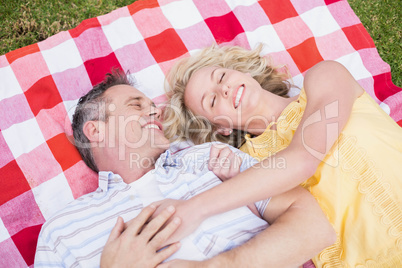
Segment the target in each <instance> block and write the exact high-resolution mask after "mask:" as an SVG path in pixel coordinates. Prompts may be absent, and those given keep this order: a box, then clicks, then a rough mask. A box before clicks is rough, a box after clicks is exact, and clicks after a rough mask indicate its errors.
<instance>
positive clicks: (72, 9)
mask: <svg viewBox="0 0 402 268" xmlns="http://www.w3.org/2000/svg"><path fill="white" fill-rule="evenodd" d="M132 2H134V0H103V1H102V0H85V1H83V0H30V1H24V0H0V18H1V19H0V55H3V54H5V53H7V52H9V51H12V50H14V49H17V48H20V47H23V46H27V45H30V44H33V43H36V42H38V41H42V40H44V39H46V38H47V37H49V36H51V35H54V34H56V33H58V32H60V31H64V30H68V29H71V28H74V27H76V26H77V25H78V24H79V23H80V22H81V21H83V20H84V19H88V18H92V17H96V16H99V15H103V14H106V13H108V12H110V11H112V10H114V9H116V8H119V7H122V6H126V5H128V4H131V3H132ZM349 4H350V5H351V7H352V8H353V10H354V11H355V13H356V14H357V16H358V17H359V18H360V20H361V21H362V23H363V25H364V26H365V27H366V29H367V31H368V32H369V34H370V35H371V37H372V38H373V40H374V43H375V44H376V47H377V49H378V51H379V54H380V56H381V58H382V59H383V60H384V61H385V62H387V63H388V64H390V66H391V71H392V81H393V82H394V84H395V85H397V86H402V75H401V70H402V38H401V26H400V25H402V21H401V18H402V14H401V13H402V9H401V8H400V5H401V0H349Z"/></svg>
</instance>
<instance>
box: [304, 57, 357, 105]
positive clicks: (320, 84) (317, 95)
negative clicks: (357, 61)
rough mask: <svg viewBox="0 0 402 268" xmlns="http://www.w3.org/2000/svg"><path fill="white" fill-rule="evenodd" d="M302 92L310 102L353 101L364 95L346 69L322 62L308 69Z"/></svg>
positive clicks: (330, 61) (336, 63) (339, 65)
mask: <svg viewBox="0 0 402 268" xmlns="http://www.w3.org/2000/svg"><path fill="white" fill-rule="evenodd" d="M303 87H304V90H305V93H306V96H307V98H308V99H309V102H310V101H317V102H319V103H325V100H329V101H333V100H343V99H350V100H353V101H354V100H355V99H356V98H358V97H359V96H360V95H362V94H363V93H364V89H363V88H362V87H361V86H360V85H359V83H357V81H356V80H355V79H354V77H353V76H352V74H351V73H350V72H349V71H348V69H347V68H346V67H345V66H343V65H342V64H340V63H339V62H336V61H332V60H329V61H322V62H320V63H318V64H316V65H314V66H313V67H312V68H310V69H309V70H308V71H307V72H306V74H305V77H304V85H303Z"/></svg>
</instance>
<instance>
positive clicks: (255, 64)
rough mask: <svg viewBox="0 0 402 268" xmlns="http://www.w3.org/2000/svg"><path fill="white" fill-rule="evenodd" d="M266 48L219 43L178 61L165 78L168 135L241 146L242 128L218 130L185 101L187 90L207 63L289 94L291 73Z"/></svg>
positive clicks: (165, 112) (172, 137)
mask: <svg viewBox="0 0 402 268" xmlns="http://www.w3.org/2000/svg"><path fill="white" fill-rule="evenodd" d="M262 49H263V46H262V45H259V46H258V47H257V48H256V49H254V50H247V49H244V48H242V47H238V46H218V45H216V44H214V45H212V46H210V47H207V48H204V49H203V50H201V51H199V52H197V53H196V54H194V55H193V56H190V57H187V58H183V59H181V60H179V61H178V62H176V63H175V65H174V66H173V67H172V69H171V70H170V71H169V73H168V74H167V77H166V81H165V90H166V94H167V97H168V99H169V102H168V105H167V106H166V108H165V111H164V128H165V135H166V137H167V138H169V139H170V140H171V141H173V140H187V139H190V140H192V141H193V142H194V143H195V144H201V143H204V142H210V141H221V142H225V143H229V144H231V145H233V146H236V147H239V146H240V145H241V144H242V143H243V141H244V134H245V133H246V132H244V131H242V130H234V131H233V133H232V134H231V135H230V136H223V135H221V134H219V133H218V132H217V131H216V129H217V126H215V125H213V124H212V123H211V122H210V121H209V120H208V119H207V118H205V117H203V116H198V115H195V114H194V113H193V112H192V111H191V110H190V109H189V108H188V107H187V106H186V105H185V103H184V94H185V89H186V86H187V83H188V82H189V80H190V78H191V76H192V75H193V74H194V73H195V72H196V71H198V70H200V69H201V68H204V67H209V66H217V67H221V68H226V69H233V70H237V71H240V72H243V73H250V74H251V76H252V77H253V78H254V79H255V80H256V81H257V82H258V83H260V85H261V87H262V88H263V89H265V90H268V91H270V92H272V93H274V94H277V95H280V96H287V93H288V91H289V89H290V87H291V85H290V83H289V82H288V81H286V79H287V78H289V75H288V74H286V73H281V72H279V71H278V70H279V69H280V68H282V67H283V66H280V67H273V66H271V64H270V62H269V59H268V58H266V57H263V56H260V53H261V51H262Z"/></svg>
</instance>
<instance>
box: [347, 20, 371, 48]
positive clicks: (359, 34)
mask: <svg viewBox="0 0 402 268" xmlns="http://www.w3.org/2000/svg"><path fill="white" fill-rule="evenodd" d="M342 30H343V32H344V33H345V35H346V37H347V38H348V39H349V42H350V44H351V45H352V46H353V48H354V49H355V50H359V49H364V48H372V47H375V44H374V41H373V39H371V37H370V35H369V34H368V33H367V31H366V29H365V28H364V26H363V24H356V25H353V26H350V27H345V28H342Z"/></svg>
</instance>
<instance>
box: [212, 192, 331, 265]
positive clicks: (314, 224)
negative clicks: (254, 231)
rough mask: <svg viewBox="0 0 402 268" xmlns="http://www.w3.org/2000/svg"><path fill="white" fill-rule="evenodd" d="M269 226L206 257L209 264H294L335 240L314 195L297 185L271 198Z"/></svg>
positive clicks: (299, 263)
mask: <svg viewBox="0 0 402 268" xmlns="http://www.w3.org/2000/svg"><path fill="white" fill-rule="evenodd" d="M264 219H266V220H267V221H268V222H269V223H270V224H271V226H269V227H268V228H267V229H266V230H265V231H263V232H261V233H260V234H259V235H257V236H255V237H254V238H253V239H251V240H249V241H248V242H247V243H245V244H244V245H242V246H240V247H238V248H235V249H233V250H231V251H228V252H225V253H223V254H220V255H218V256H216V257H215V258H213V259H210V260H208V261H207V262H208V267H211V266H213V267H234V266H237V267H245V266H247V265H249V264H250V263H252V266H253V267H296V266H297V265H301V264H303V263H305V262H306V261H308V260H309V259H311V258H312V257H314V256H316V255H317V254H318V253H319V252H320V251H322V250H323V249H324V248H326V247H328V246H330V245H332V244H333V243H335V240H336V234H335V231H334V229H333V228H332V226H331V224H330V223H329V221H328V220H327V218H326V216H325V215H324V213H323V212H322V210H321V208H320V207H319V206H318V203H317V201H316V200H315V199H314V197H313V196H312V195H311V194H310V193H309V192H308V191H307V190H305V189H303V188H302V187H296V188H294V189H292V190H290V191H288V192H286V193H284V194H282V195H279V196H276V197H273V198H272V199H271V201H270V203H269V204H268V206H267V209H266V210H265V212H264Z"/></svg>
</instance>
